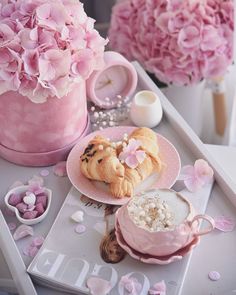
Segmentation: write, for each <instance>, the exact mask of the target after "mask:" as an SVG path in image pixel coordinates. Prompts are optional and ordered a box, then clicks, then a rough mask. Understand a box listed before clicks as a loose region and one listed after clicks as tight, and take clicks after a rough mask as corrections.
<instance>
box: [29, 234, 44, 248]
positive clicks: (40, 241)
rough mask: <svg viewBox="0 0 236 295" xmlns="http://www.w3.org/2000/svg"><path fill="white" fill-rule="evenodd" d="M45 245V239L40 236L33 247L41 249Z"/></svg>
mask: <svg viewBox="0 0 236 295" xmlns="http://www.w3.org/2000/svg"><path fill="white" fill-rule="evenodd" d="M43 243H44V237H41V236H38V237H35V238H34V239H33V241H32V243H31V246H34V247H41V246H42V244H43Z"/></svg>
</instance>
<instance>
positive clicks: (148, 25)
mask: <svg viewBox="0 0 236 295" xmlns="http://www.w3.org/2000/svg"><path fill="white" fill-rule="evenodd" d="M233 11H234V9H233V1H232V0H226V1H222V0H214V1H213V0H204V1H192V0H169V1H166V0H150V1H146V0H130V1H119V2H118V3H117V4H116V5H115V6H113V12H112V18H111V26H110V30H109V39H110V46H111V48H113V49H115V50H116V51H119V52H120V53H122V54H124V55H125V56H126V57H127V58H128V59H130V60H138V61H139V62H140V63H141V64H142V66H143V67H144V68H145V69H146V70H147V71H149V72H151V73H154V74H155V75H156V77H157V78H158V79H159V80H161V81H163V82H165V83H167V84H172V83H173V84H176V85H188V84H195V83H198V82H199V81H200V80H201V79H203V78H207V79H208V78H214V77H216V76H219V75H222V74H224V73H225V72H226V70H227V67H228V66H229V65H230V64H231V63H232V59H233V50H232V49H233V31H234V21H233Z"/></svg>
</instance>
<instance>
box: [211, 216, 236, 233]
mask: <svg viewBox="0 0 236 295" xmlns="http://www.w3.org/2000/svg"><path fill="white" fill-rule="evenodd" d="M214 220H215V228H217V229H218V230H220V231H223V232H231V231H233V230H234V228H235V225H236V223H235V219H234V218H231V217H227V216H217V217H215V218H214Z"/></svg>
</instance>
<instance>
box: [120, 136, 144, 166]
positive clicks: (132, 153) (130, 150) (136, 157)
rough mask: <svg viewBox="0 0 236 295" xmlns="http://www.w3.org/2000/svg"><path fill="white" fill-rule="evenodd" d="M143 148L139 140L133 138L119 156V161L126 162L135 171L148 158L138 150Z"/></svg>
mask: <svg viewBox="0 0 236 295" xmlns="http://www.w3.org/2000/svg"><path fill="white" fill-rule="evenodd" d="M140 146H141V142H140V141H139V140H136V139H133V138H131V139H130V140H129V143H128V145H127V146H126V147H124V148H123V151H122V152H121V153H120V154H119V160H120V161H122V162H124V163H125V164H126V165H127V166H129V167H130V168H131V169H135V168H136V167H137V166H138V165H139V164H141V163H142V162H143V161H144V160H145V157H146V153H145V152H144V151H142V150H138V148H139V147H140Z"/></svg>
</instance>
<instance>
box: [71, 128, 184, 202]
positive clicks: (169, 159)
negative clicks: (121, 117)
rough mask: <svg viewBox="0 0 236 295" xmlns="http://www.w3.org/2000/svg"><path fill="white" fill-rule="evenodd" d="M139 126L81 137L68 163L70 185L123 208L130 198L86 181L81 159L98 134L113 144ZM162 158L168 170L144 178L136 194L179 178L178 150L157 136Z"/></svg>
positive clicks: (103, 131)
mask: <svg viewBox="0 0 236 295" xmlns="http://www.w3.org/2000/svg"><path fill="white" fill-rule="evenodd" d="M136 128H137V127H130V126H129V127H128V126H121V127H112V128H106V129H104V130H101V131H96V132H93V133H91V134H89V135H87V136H86V137H84V138H82V139H81V140H80V141H79V143H78V144H76V146H75V147H74V148H73V149H72V151H71V152H70V154H69V156H68V160H67V173H68V177H69V179H70V181H71V183H72V184H73V185H74V186H75V188H76V189H78V190H79V191H80V192H81V193H82V194H84V195H86V196H87V197H89V198H91V199H93V200H96V201H98V202H101V203H106V204H111V205H124V204H125V203H127V202H128V200H129V198H122V199H116V198H114V197H113V196H112V195H111V193H110V191H109V187H108V185H105V184H104V183H102V182H99V181H91V180H89V179H88V178H86V177H85V176H84V175H83V174H82V173H81V171H80V156H81V155H82V154H83V152H84V149H85V147H86V146H87V144H88V142H89V141H90V140H91V139H92V138H94V136H95V135H98V134H99V135H102V136H104V137H107V138H110V140H111V141H119V140H121V139H122V138H123V135H124V133H127V134H130V133H131V132H132V131H133V130H135V129H136ZM157 140H158V145H159V149H160V156H161V158H162V160H163V162H164V163H165V168H164V169H163V171H162V172H161V173H160V174H159V175H158V174H152V175H151V176H149V177H148V178H147V179H145V180H144V181H143V182H142V183H141V184H140V185H138V186H137V188H136V189H135V193H138V192H141V191H144V190H147V189H151V188H171V187H172V185H173V184H174V183H175V181H176V179H177V178H178V176H179V172H180V168H181V163H180V157H179V154H178V152H177V150H176V149H175V147H174V146H173V145H172V144H171V143H170V142H169V141H168V140H167V139H166V138H165V137H163V136H161V135H160V134H157Z"/></svg>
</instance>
